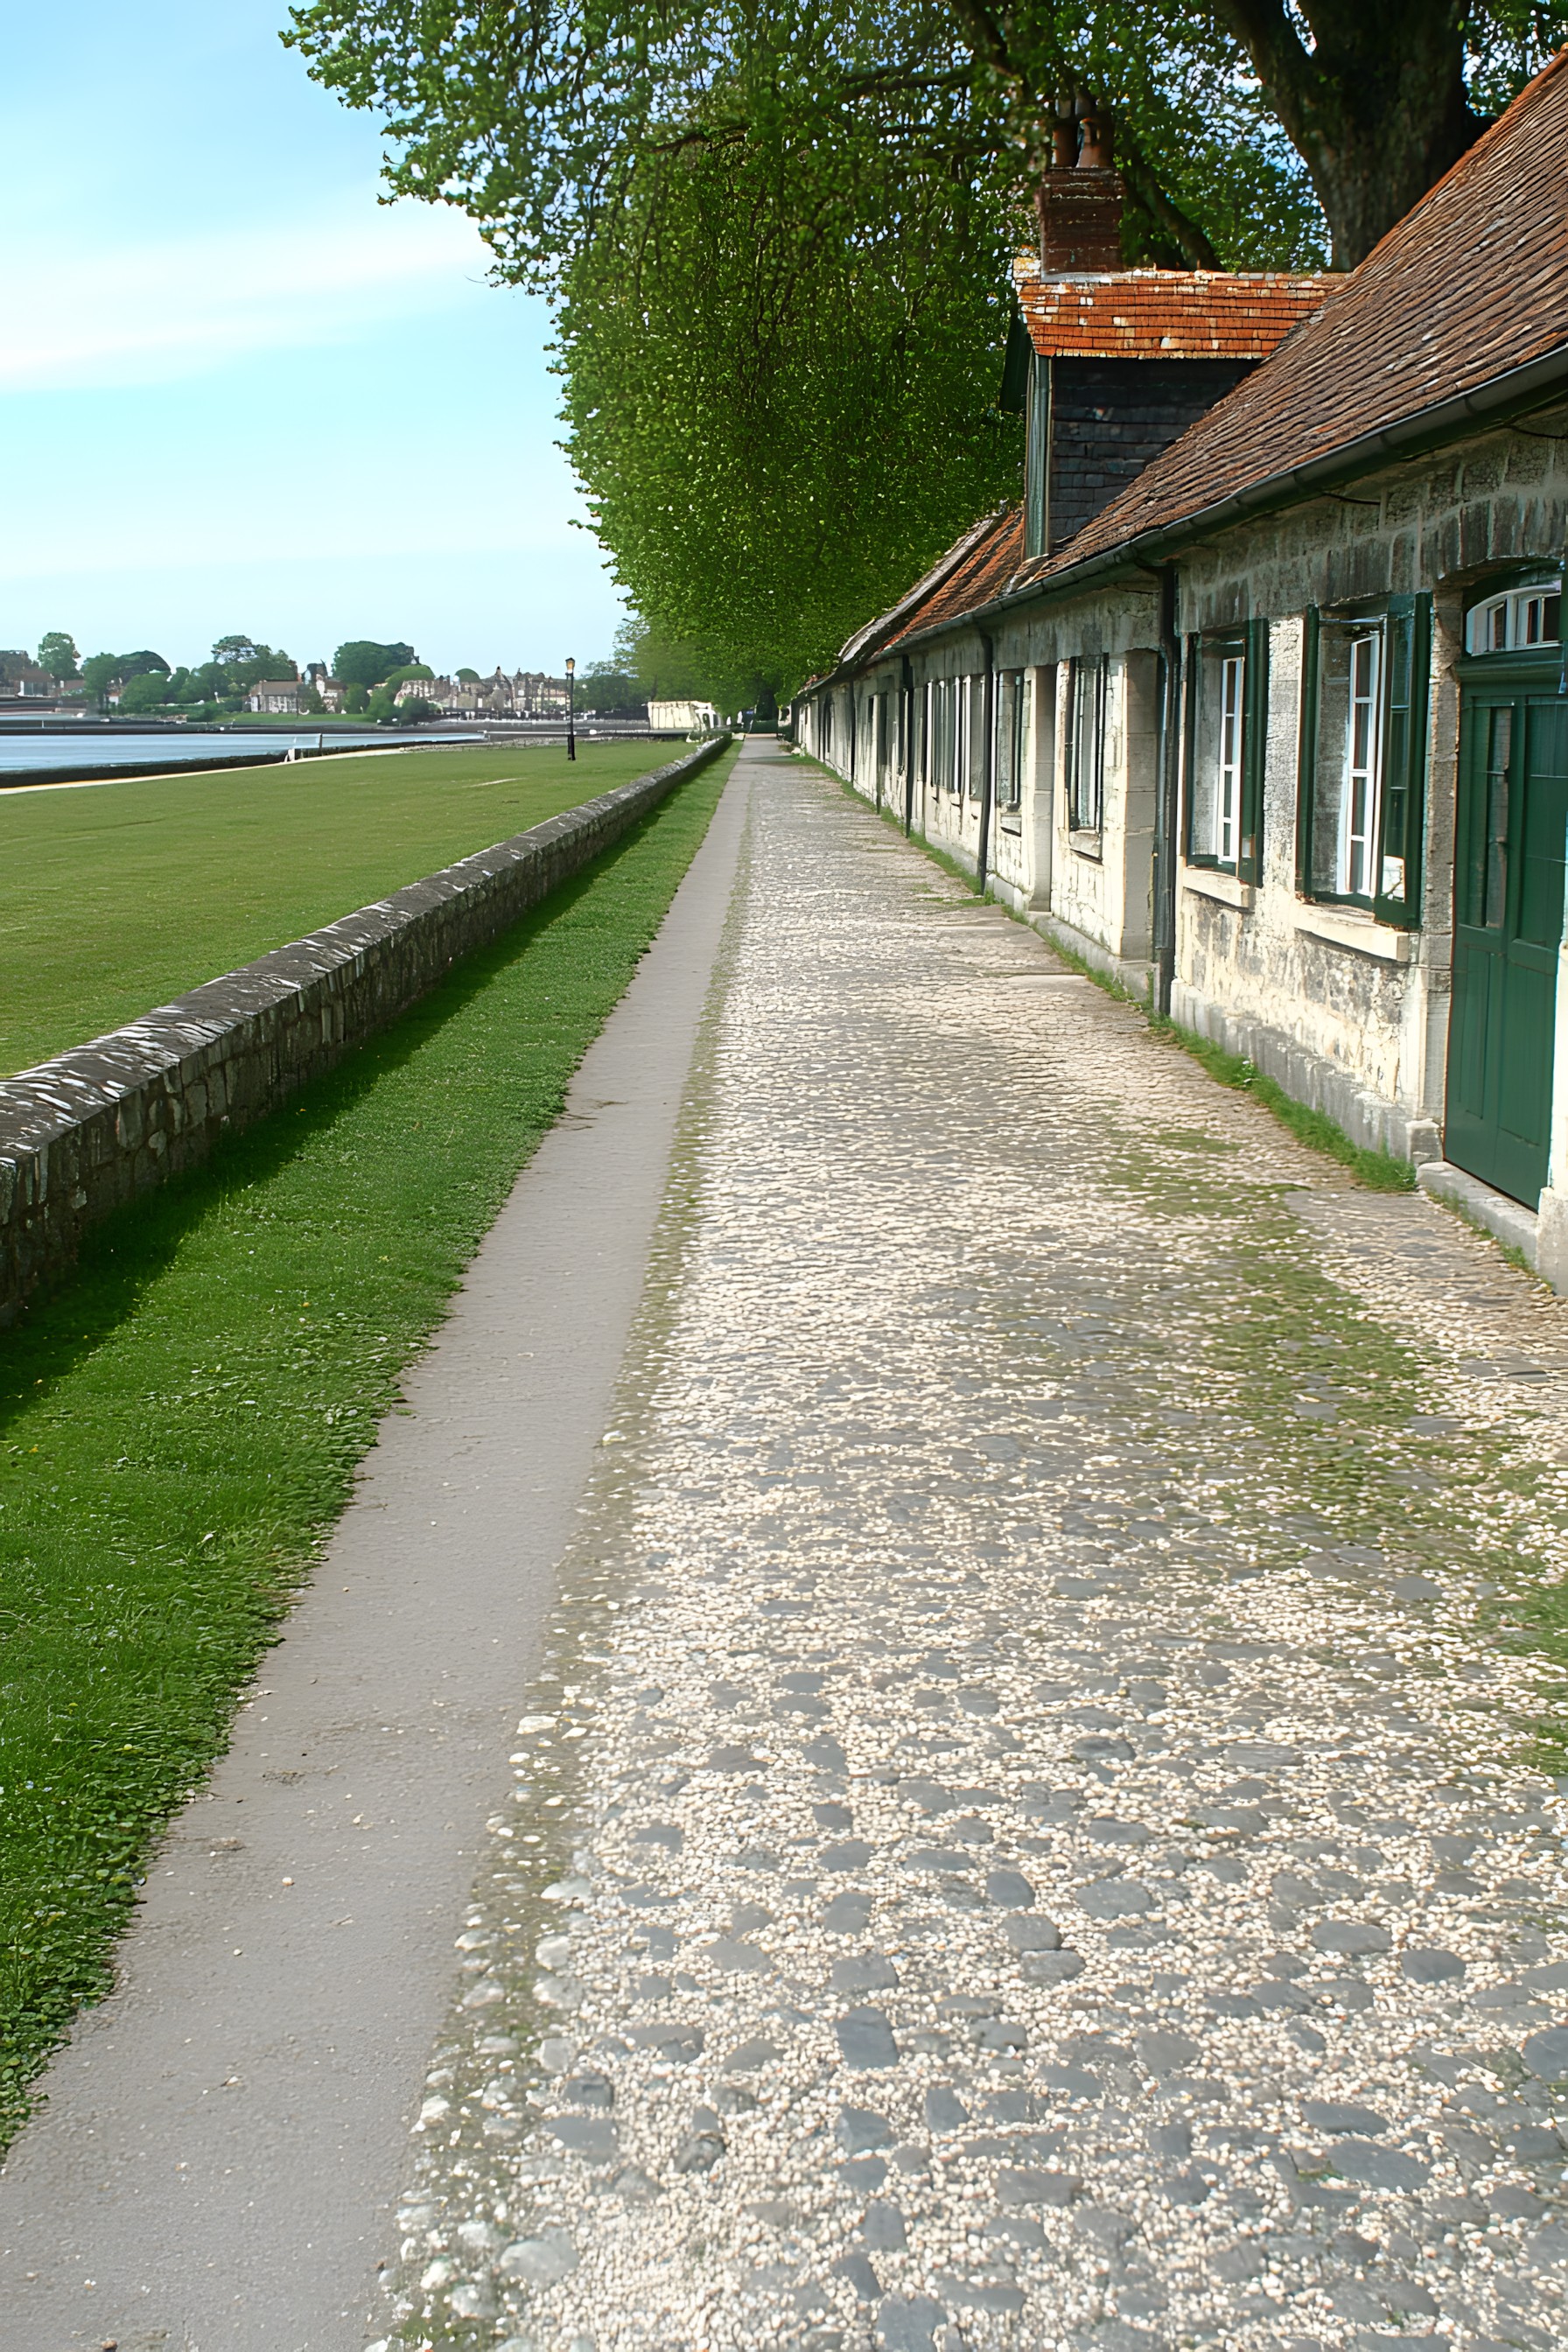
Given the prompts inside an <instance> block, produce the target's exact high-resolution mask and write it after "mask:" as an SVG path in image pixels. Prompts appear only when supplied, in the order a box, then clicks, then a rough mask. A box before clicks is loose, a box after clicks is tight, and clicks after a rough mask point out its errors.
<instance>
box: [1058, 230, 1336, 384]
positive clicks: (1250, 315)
mask: <svg viewBox="0 0 1568 2352" xmlns="http://www.w3.org/2000/svg"><path fill="white" fill-rule="evenodd" d="M1013 282H1014V284H1015V286H1016V288H1017V292H1018V303H1019V307H1020V309H1021V310H1022V311H1023V313H1024V318H1025V321H1026V325H1027V327H1028V330H1029V335H1030V339H1031V341H1033V343H1034V346H1035V349H1036V351H1037V352H1039V353H1040V354H1041V355H1042V357H1049V358H1053V359H1067V358H1073V359H1100V360H1116V359H1156V358H1159V359H1194V360H1197V359H1203V360H1206V359H1238V360H1242V359H1246V360H1261V359H1266V358H1267V357H1268V353H1269V352H1271V351H1273V350H1274V348H1275V346H1276V345H1277V344H1278V343H1279V341H1281V339H1282V338H1283V337H1284V336H1286V335H1288V334H1289V331H1290V330H1291V328H1292V327H1295V326H1299V325H1300V322H1301V320H1303V319H1306V318H1310V316H1311V314H1312V312H1313V311H1314V310H1318V309H1320V308H1321V305H1322V303H1323V301H1324V300H1325V299H1326V298H1327V296H1328V295H1329V294H1330V293H1331V292H1332V291H1333V289H1334V288H1335V287H1337V286H1341V285H1342V284H1343V283H1344V280H1343V279H1342V278H1335V277H1330V276H1326V275H1323V276H1308V275H1302V276H1292V275H1289V274H1288V273H1287V272H1285V271H1283V270H1272V269H1270V270H1259V271H1257V272H1253V273H1249V274H1245V273H1237V274H1230V273H1226V272H1225V271H1222V270H1206V269H1127V270H1120V271H1118V273H1117V274H1116V276H1115V277H1113V278H1110V277H1108V278H1089V277H1085V278H1048V277H1046V276H1045V275H1044V274H1043V273H1042V271H1041V268H1040V265H1039V263H1038V262H1037V260H1036V259H1035V258H1034V257H1033V255H1030V254H1024V255H1020V257H1019V258H1018V260H1017V261H1016V263H1015V265H1014V269H1013Z"/></svg>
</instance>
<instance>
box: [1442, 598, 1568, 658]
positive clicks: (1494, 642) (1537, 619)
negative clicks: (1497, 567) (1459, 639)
mask: <svg viewBox="0 0 1568 2352" xmlns="http://www.w3.org/2000/svg"><path fill="white" fill-rule="evenodd" d="M1562 593H1563V592H1562V583H1561V581H1560V580H1558V579H1551V580H1539V581H1534V582H1532V583H1531V584H1530V586H1529V587H1526V588H1504V589H1502V590H1501V591H1500V593H1498V594H1497V595H1495V596H1489V597H1487V598H1486V599H1485V601H1484V602H1483V603H1481V604H1472V605H1471V607H1470V610H1469V612H1468V614H1467V615H1466V618H1465V651H1466V652H1467V653H1468V654H1521V653H1533V652H1534V651H1535V650H1536V649H1537V647H1541V648H1544V647H1546V646H1555V645H1560V644H1561V643H1562V636H1563V622H1562V609H1563V607H1562ZM1549 604H1555V605H1556V606H1557V612H1556V614H1549V613H1548V612H1547V609H1546V608H1547V606H1548V605H1549ZM1553 622H1555V627H1553V626H1552V623H1553Z"/></svg>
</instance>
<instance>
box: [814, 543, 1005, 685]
mask: <svg viewBox="0 0 1568 2352" xmlns="http://www.w3.org/2000/svg"><path fill="white" fill-rule="evenodd" d="M1011 512H1012V507H1011V505H1007V506H1002V507H997V508H995V509H993V511H992V512H991V513H990V514H984V515H982V516H981V518H980V520H979V521H978V522H976V523H973V524H971V526H970V528H969V529H968V530H966V531H965V532H964V534H963V538H962V539H957V540H955V541H953V543H952V546H951V547H950V548H949V549H948V551H947V552H946V554H945V555H942V556H939V558H938V559H937V561H936V562H935V563H933V564H932V566H931V570H930V571H929V572H924V573H922V575H921V578H920V579H919V580H917V581H916V582H915V584H914V586H913V587H912V588H910V589H906V591H905V592H904V593H903V595H901V596H900V599H899V601H898V603H897V604H889V607H888V610H887V611H886V612H885V613H879V614H878V615H877V618H876V619H875V620H874V621H868V622H867V623H866V625H865V626H864V627H863V628H860V629H857V630H856V632H855V635H853V636H852V637H849V638H847V639H846V641H845V643H844V645H843V646H842V647H841V648H840V650H839V655H838V658H837V661H836V662H835V663H834V665H833V667H832V668H831V669H830V670H828V671H826V672H825V673H824V677H823V683H825V684H826V680H827V679H828V678H832V677H838V676H839V675H840V674H841V673H842V672H843V671H844V670H845V669H846V668H847V667H848V665H849V664H850V663H851V662H854V661H856V660H858V659H859V658H860V657H862V656H864V655H866V654H868V653H869V652H871V651H872V650H874V648H875V646H876V645H877V644H878V642H879V640H881V639H882V638H884V637H887V636H889V635H891V634H892V632H893V630H894V629H895V628H896V627H897V626H898V625H899V623H900V621H901V620H902V619H903V617H904V615H905V614H907V613H909V612H911V611H913V610H914V608H915V607H916V606H917V605H918V604H920V603H921V599H922V598H924V597H926V596H931V595H934V594H935V593H936V591H937V590H938V589H939V588H941V587H942V586H943V585H944V584H945V583H946V582H947V581H949V580H951V579H952V575H953V573H954V572H956V571H957V570H958V569H959V567H960V565H961V564H963V563H964V562H967V560H968V558H969V557H970V556H971V555H973V552H974V551H975V549H976V548H977V547H979V546H980V545H982V544H983V542H984V541H985V540H986V539H987V538H988V537H989V536H990V534H991V532H992V531H993V530H995V529H996V527H997V525H998V524H1000V523H1002V522H1005V520H1006V518H1007V516H1008V515H1009V514H1010V513H1011Z"/></svg>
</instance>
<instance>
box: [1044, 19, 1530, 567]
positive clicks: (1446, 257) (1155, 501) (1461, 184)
mask: <svg viewBox="0 0 1568 2352" xmlns="http://www.w3.org/2000/svg"><path fill="white" fill-rule="evenodd" d="M1565 156H1568V50H1564V51H1563V52H1562V53H1560V54H1559V55H1558V56H1557V57H1556V58H1553V59H1552V62H1551V64H1550V65H1548V66H1547V67H1546V68H1544V70H1543V71H1542V72H1541V73H1540V74H1538V75H1537V76H1536V77H1535V79H1534V80H1533V81H1531V83H1529V84H1528V85H1527V87H1526V88H1525V89H1522V90H1521V92H1520V94H1519V96H1518V97H1517V98H1516V99H1515V100H1514V101H1513V103H1512V105H1511V106H1510V108H1509V109H1508V110H1507V112H1506V113H1504V114H1503V115H1501V116H1500V118H1499V120H1498V121H1496V122H1495V123H1493V124H1492V126H1491V128H1490V129H1489V131H1485V132H1483V134H1482V136H1481V137H1480V138H1479V140H1478V141H1477V142H1476V144H1475V145H1474V146H1473V147H1472V148H1471V149H1470V150H1469V151H1468V153H1467V154H1465V155H1462V156H1461V157H1460V159H1459V161H1458V163H1456V164H1455V165H1454V166H1453V168H1452V170H1450V171H1449V172H1448V173H1447V174H1446V175H1445V177H1444V178H1443V179H1441V180H1439V181H1438V183H1437V184H1436V187H1434V188H1432V189H1429V190H1428V192H1427V194H1426V195H1425V196H1423V198H1422V199H1421V202H1420V203H1419V204H1418V205H1415V208H1414V210H1413V211H1411V212H1409V213H1407V214H1406V215H1405V218H1404V220H1402V221H1400V222H1399V223H1397V225H1396V226H1394V228H1392V229H1390V231H1389V233H1388V235H1387V236H1385V237H1384V239H1383V241H1382V243H1381V244H1380V245H1378V246H1377V247H1375V248H1374V249H1373V252H1372V253H1370V254H1369V255H1368V256H1367V257H1366V259H1365V260H1364V261H1363V263H1362V264H1361V267H1360V268H1358V269H1355V270H1353V271H1352V273H1351V275H1350V276H1349V277H1348V278H1343V279H1342V280H1341V281H1340V283H1339V288H1338V290H1337V291H1335V292H1333V293H1331V295H1330V297H1329V299H1328V300H1327V301H1326V302H1325V303H1324V305H1323V307H1322V308H1321V310H1319V311H1318V312H1317V313H1316V315H1315V316H1313V317H1312V318H1310V319H1309V320H1306V322H1305V323H1304V324H1303V325H1302V326H1301V327H1300V330H1299V331H1297V332H1296V333H1295V334H1293V335H1291V336H1289V339H1288V340H1287V341H1284V342H1282V343H1281V344H1280V345H1279V348H1278V349H1277V350H1276V351H1275V352H1274V353H1273V355H1272V356H1271V357H1270V358H1268V359H1266V360H1265V361H1264V362H1263V364H1262V365H1261V366H1260V367H1258V368H1257V369H1255V370H1254V371H1253V373H1251V374H1250V375H1249V376H1247V378H1246V379H1245V380H1244V381H1243V382H1242V383H1239V384H1238V385H1237V388H1236V390H1235V391H1234V392H1232V393H1230V394H1227V396H1226V398H1225V399H1224V400H1222V401H1221V402H1220V403H1219V404H1218V405H1217V406H1216V407H1215V408H1213V409H1211V410H1210V412H1209V414H1208V415H1206V416H1204V417H1201V418H1200V419H1199V421H1198V423H1197V424H1196V425H1193V426H1192V427H1191V429H1190V430H1189V431H1188V432H1186V433H1184V435H1183V436H1182V437H1181V439H1180V440H1179V441H1175V442H1173V444H1172V445H1171V446H1170V448H1168V449H1167V450H1165V451H1164V453H1163V455H1162V456H1161V457H1156V458H1155V459H1154V461H1153V463H1152V465H1150V466H1148V467H1145V469H1144V471H1143V472H1142V474H1141V475H1140V476H1139V477H1138V478H1137V480H1136V481H1135V482H1132V483H1131V484H1130V485H1129V486H1128V488H1126V489H1125V490H1124V491H1123V492H1122V493H1121V497H1120V498H1118V499H1114V500H1113V501H1112V503H1111V504H1110V506H1109V507H1107V508H1106V509H1105V510H1104V512H1103V513H1102V514H1100V515H1097V516H1096V517H1095V519H1094V520H1093V521H1091V522H1089V523H1087V524H1086V525H1085V526H1084V528H1083V530H1080V531H1079V532H1078V533H1077V535H1076V536H1075V537H1074V538H1073V540H1072V541H1070V542H1069V544H1068V546H1067V547H1066V548H1064V549H1062V550H1061V551H1059V552H1058V554H1056V555H1055V556H1053V557H1051V558H1050V559H1049V561H1048V562H1046V563H1042V564H1040V565H1038V566H1031V568H1030V572H1031V577H1040V576H1047V575H1049V574H1054V573H1056V572H1065V571H1067V570H1068V569H1069V568H1070V567H1071V566H1072V565H1073V564H1075V563H1079V562H1082V561H1083V560H1084V559H1085V558H1086V557H1089V556H1092V555H1096V554H1101V553H1104V552H1106V551H1110V550H1112V549H1114V548H1115V547H1117V546H1119V545H1121V543H1122V542H1124V541H1128V540H1131V539H1133V538H1135V537H1137V536H1138V535H1140V534H1141V533H1142V532H1144V531H1149V530H1164V529H1167V528H1169V527H1171V526H1172V525H1174V524H1179V523H1181V522H1184V521H1185V520H1189V519H1190V518H1193V517H1194V516H1196V515H1198V514H1200V513H1202V512H1204V511H1205V509H1208V508H1210V507H1213V506H1216V505H1218V504H1219V503H1220V502H1221V501H1222V500H1223V499H1228V498H1232V497H1234V496H1236V495H1237V493H1238V492H1242V491H1245V490H1247V489H1248V488H1252V487H1254V486H1255V485H1257V484H1258V483H1261V482H1263V481H1265V480H1267V479H1268V478H1270V477H1271V476H1273V475H1277V474H1283V473H1286V472H1289V470H1291V469H1292V468H1294V467H1300V466H1304V465H1307V464H1310V462H1312V461H1313V460H1315V459H1321V458H1325V457H1333V456H1335V455H1336V454H1337V453H1338V452H1339V451H1341V450H1343V449H1345V448H1347V447H1349V446H1351V445H1352V443H1354V442H1356V441H1359V440H1361V439H1363V437H1364V436H1368V435H1370V434H1373V433H1377V432H1380V431H1383V430H1385V429H1386V428H1387V427H1389V426H1390V425H1396V424H1400V423H1403V422H1405V421H1406V420H1409V419H1412V418H1415V417H1418V416H1419V415H1421V413H1422V412H1423V411H1424V410H1426V409H1429V408H1433V407H1436V406H1437V405H1438V404H1440V403H1442V402H1445V401H1447V400H1451V399H1454V398H1457V397H1458V396H1459V395H1460V394H1465V393H1468V392H1474V391H1476V390H1478V389H1479V387H1480V386H1482V385H1484V384H1487V383H1491V382H1493V381H1494V380H1495V379H1496V378H1498V377H1500V376H1503V375H1506V374H1507V373H1510V371H1511V370H1513V369H1516V368H1521V367H1523V366H1526V365H1527V364H1528V363H1529V362H1531V361H1532V360H1538V359H1542V358H1544V357H1545V356H1546V355H1547V354H1548V353H1549V352H1553V351H1557V350H1560V349H1563V347H1564V346H1568V173H1565V171H1564V157H1565Z"/></svg>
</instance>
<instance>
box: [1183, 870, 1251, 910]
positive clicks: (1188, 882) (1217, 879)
mask: <svg viewBox="0 0 1568 2352" xmlns="http://www.w3.org/2000/svg"><path fill="white" fill-rule="evenodd" d="M1182 887H1184V889H1187V890H1195V891H1196V893H1197V895H1198V897H1199V898H1217V899H1218V901H1219V903H1220V905H1221V906H1222V907H1235V908H1237V910H1238V911H1239V912H1240V913H1242V914H1244V915H1246V914H1250V913H1251V911H1252V909H1253V908H1254V907H1255V906H1256V904H1257V903H1258V886H1257V884H1256V883H1255V882H1238V881H1237V877H1236V876H1235V875H1234V874H1226V873H1223V872H1222V871H1221V870H1220V868H1219V867H1218V866H1183V868H1182Z"/></svg>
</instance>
